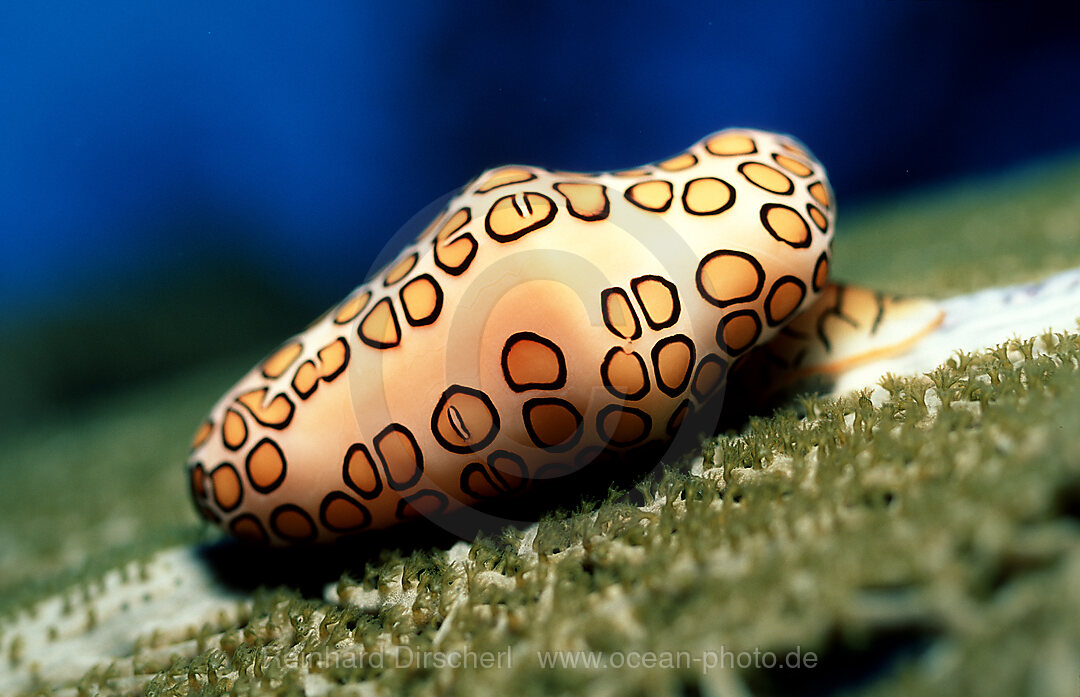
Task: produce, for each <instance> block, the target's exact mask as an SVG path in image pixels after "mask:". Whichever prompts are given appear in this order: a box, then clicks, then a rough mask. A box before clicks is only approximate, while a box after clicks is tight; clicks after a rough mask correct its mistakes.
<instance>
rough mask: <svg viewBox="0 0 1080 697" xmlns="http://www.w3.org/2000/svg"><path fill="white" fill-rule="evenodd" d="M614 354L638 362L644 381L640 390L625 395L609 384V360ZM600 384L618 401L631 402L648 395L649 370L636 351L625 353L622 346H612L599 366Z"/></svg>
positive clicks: (649, 384)
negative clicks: (621, 354)
mask: <svg viewBox="0 0 1080 697" xmlns="http://www.w3.org/2000/svg"><path fill="white" fill-rule="evenodd" d="M616 353H626V354H628V355H629V356H631V357H633V358H636V359H637V360H638V365H639V366H640V367H641V376H642V378H644V379H643V380H642V383H643V384H642V386H641V389H640V390H638V391H637V392H632V393H629V394H627V393H626V392H622V391H620V390H619V389H617V388H616V387H615V385H614V383H612V382H611V377H610V376H609V375H608V370H610V366H611V359H612V358H614V357H615V354H616ZM600 382H602V383H603V384H604V387H605V388H607V391H608V392H610V393H611V394H612V395H614V396H615V397H618V398H619V399H628V400H630V401H632V402H636V401H637V400H639V399H642V398H643V397H644V396H645V395H647V394H649V390H650V389H652V384H651V383H650V381H649V368H648V366H647V365H646V363H645V359H644V358H642V357H641V354H640V353H638V352H637V351H626V350H624V349H623V347H622V346H613V347H612V348H611V350H610V351H608V352H607V355H605V356H604V361H603V363H601V364H600Z"/></svg>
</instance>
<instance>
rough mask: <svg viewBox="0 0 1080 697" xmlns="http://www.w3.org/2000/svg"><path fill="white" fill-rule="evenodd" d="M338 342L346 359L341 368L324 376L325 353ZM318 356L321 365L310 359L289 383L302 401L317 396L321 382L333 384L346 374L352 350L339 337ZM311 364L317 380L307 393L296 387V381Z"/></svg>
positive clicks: (299, 368) (322, 349)
mask: <svg viewBox="0 0 1080 697" xmlns="http://www.w3.org/2000/svg"><path fill="white" fill-rule="evenodd" d="M338 342H341V345H342V346H344V347H345V357H344V359H343V360H342V361H341V365H340V366H338V367H337V368H335V369H334V371H333V372H331V373H328V374H325V375H324V374H323V373H322V364H325V363H326V359H325V358H324V357H323V352H324V351H326V350H327V349H328V348H330V347H331V346H333V345H334V344H336V343H338ZM318 356H319V364H320V365H315V361H313V360H311V359H310V358H309V359H308V360H306V361H304V362H303V363H301V364H300V365H299V367H297V369H296V372H295V373H294V374H293V378H292V380H290V381H289V385H290V386H291V387H292V388H293V391H295V392H296V394H297V395H298V396H299V397H300V399H303V400H306V399H307V398H308V397H310V396H311V395H313V394H315V391H316V390H317V389H319V383H320V382H333V381H334V379H335V378H336V377H337V376H339V375H341V374H342V373H343V372H345V369H346V368H347V367H349V361H350V360H351V359H352V349H350V348H349V342H348V341H346V340H345V337H343V336H339V337H338V338H336V339H334V340H333V341H331V342H330V343H329V344H327V345H325V346H323V347H322V348H321V349H319V353H318ZM309 364H310V365H311V367H312V369H313V370H314V371H315V380H314V381H312V383H311V389H310V390H307V391H306V392H305V391H302V390H301V389H300V388H299V387H298V386H297V385H296V379H297V378H298V377H300V370H301V368H303V367H304V366H305V365H309Z"/></svg>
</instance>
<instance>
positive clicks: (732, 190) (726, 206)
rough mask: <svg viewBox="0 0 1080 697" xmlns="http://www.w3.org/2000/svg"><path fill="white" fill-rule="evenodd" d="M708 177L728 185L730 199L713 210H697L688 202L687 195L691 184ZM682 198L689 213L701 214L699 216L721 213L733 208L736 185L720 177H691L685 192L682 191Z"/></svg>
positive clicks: (684, 208)
mask: <svg viewBox="0 0 1080 697" xmlns="http://www.w3.org/2000/svg"><path fill="white" fill-rule="evenodd" d="M706 179H712V180H714V181H718V182H720V183H721V184H723V185H724V186H726V187H727V188H728V200H727V203H725V204H724V205H722V206H720V207H719V208H716V209H714V210H711V211H701V212H699V211H695V210H693V209H691V208H690V204H688V203H687V202H686V195H687V194H688V193H689V192H690V185H691V184H693V183H694V182H700V181H705V180H706ZM681 199H682V207H683V210H684V211H686V212H687V213H689V214H690V215H699V216H705V215H719V214H720V213H723V212H724V211H726V210H728V209H729V208H731V207H732V206H734V205H735V187H734V186H732V185H731V184H729V183H727V182H726V181H724V180H723V179H720V178H719V177H698V178H697V179H691V180H690V181H688V182H686V186H684V187H683V192H682V197H681Z"/></svg>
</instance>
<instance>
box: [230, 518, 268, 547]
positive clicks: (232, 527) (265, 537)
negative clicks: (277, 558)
mask: <svg viewBox="0 0 1080 697" xmlns="http://www.w3.org/2000/svg"><path fill="white" fill-rule="evenodd" d="M244 520H250V521H251V522H253V523H255V527H257V528H258V529H259V534H260V535H262V537H261V538H260V539H258V540H252V539H250V538H247V537H243V536H242V535H240V534H239V533H237V532H236V525H237V523H240V522H241V521H244ZM229 532H230V533H231V534H232V536H233V537H235V538H236V539H238V540H242V541H244V542H261V543H264V544H265V543H266V542H269V541H270V536H269V535H267V534H266V528H265V527H263V524H262V521H260V520H259V519H258V518H257V517H255V516H254V515H252V514H251V513H241V514H240V515H238V516H236V517H235V518H233V519H232V520H231V521H229Z"/></svg>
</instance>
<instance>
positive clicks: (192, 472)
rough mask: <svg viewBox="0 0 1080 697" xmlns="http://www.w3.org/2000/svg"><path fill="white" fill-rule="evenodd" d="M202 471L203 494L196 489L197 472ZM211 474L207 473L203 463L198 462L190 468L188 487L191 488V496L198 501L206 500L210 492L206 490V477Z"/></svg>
mask: <svg viewBox="0 0 1080 697" xmlns="http://www.w3.org/2000/svg"><path fill="white" fill-rule="evenodd" d="M196 471H199V472H202V494H199V492H197V491H195V472H196ZM208 476H210V475H208V474H207V473H206V468H205V467H203V463H201V462H196V463H195V464H194V465H192V466H191V467H189V468H188V488H189V489H190V490H191V498H192V500H194V501H195V502H196V504H197V503H198V502H199V501H204V500H206V498H207V496H208V492H207V491H206V478H207V477H208Z"/></svg>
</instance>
